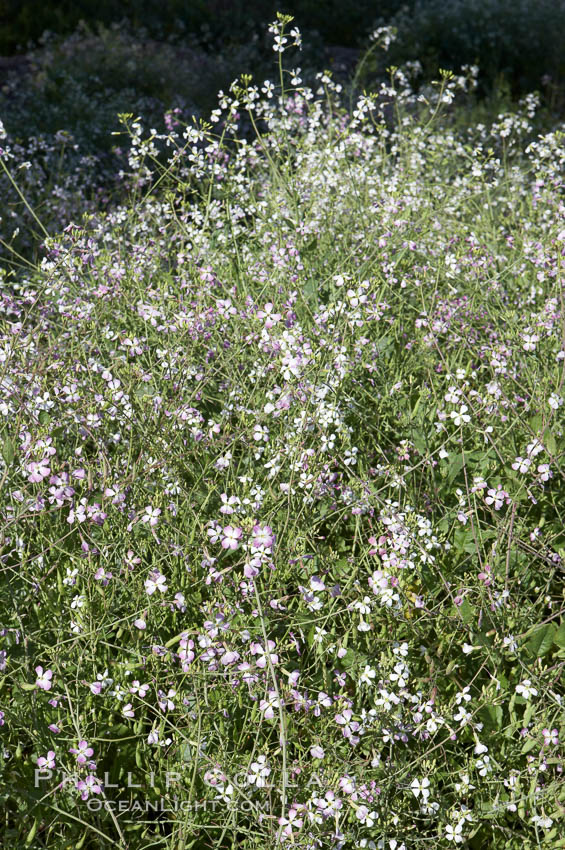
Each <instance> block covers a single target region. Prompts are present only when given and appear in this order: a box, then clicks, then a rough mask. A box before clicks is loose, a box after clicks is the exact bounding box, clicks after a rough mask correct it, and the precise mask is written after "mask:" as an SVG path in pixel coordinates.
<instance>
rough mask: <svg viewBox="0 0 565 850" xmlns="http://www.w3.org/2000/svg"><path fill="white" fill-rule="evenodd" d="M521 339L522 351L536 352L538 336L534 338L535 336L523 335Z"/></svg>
mask: <svg viewBox="0 0 565 850" xmlns="http://www.w3.org/2000/svg"><path fill="white" fill-rule="evenodd" d="M522 339H523V340H524V345H523V346H522V348H523V349H524V351H535V350H536V342H539V336H536V334H524V335H523V336H522Z"/></svg>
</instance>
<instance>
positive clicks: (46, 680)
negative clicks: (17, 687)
mask: <svg viewBox="0 0 565 850" xmlns="http://www.w3.org/2000/svg"><path fill="white" fill-rule="evenodd" d="M35 672H36V673H37V679H36V681H35V686H36V687H37V688H41V689H42V690H43V691H50V690H51V686H52V684H53V682H52V681H51V680H52V679H53V671H52V670H45V671H44V670H43V667H41V666H38V667H36V668H35Z"/></svg>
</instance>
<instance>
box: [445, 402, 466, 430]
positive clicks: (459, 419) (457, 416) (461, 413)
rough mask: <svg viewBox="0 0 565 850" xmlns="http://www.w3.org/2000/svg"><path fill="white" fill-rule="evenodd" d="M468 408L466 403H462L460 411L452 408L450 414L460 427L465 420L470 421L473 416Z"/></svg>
mask: <svg viewBox="0 0 565 850" xmlns="http://www.w3.org/2000/svg"><path fill="white" fill-rule="evenodd" d="M468 409H469V408H468V407H467V405H466V404H462V405H461V407H460V408H459V413H456V411H455V410H452V411H451V413H450V414H449V415H450V416H451V418H452V419H453V422H454V424H455V425H456V426H457V427H459V425H462V424H463V423H464V422H470V421H471V417H470V416H469V414H468V413H467V410H468Z"/></svg>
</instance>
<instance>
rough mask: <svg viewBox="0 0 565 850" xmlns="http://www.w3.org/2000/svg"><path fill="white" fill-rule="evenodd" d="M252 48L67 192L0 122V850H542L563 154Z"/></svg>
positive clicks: (556, 774) (422, 97)
mask: <svg viewBox="0 0 565 850" xmlns="http://www.w3.org/2000/svg"><path fill="white" fill-rule="evenodd" d="M108 32H111V31H108ZM270 36H271V38H272V40H273V41H272V46H273V47H274V53H275V56H276V58H277V65H276V67H275V73H274V74H272V73H271V74H270V79H262V80H261V82H258V83H255V82H254V81H252V80H250V79H249V78H248V77H242V78H240V79H239V80H238V81H236V82H234V83H233V84H232V85H231V86H230V87H229V88H226V90H225V91H224V92H222V93H221V94H220V97H219V99H218V102H217V107H216V108H215V109H213V110H212V112H211V114H210V115H209V116H208V118H207V119H206V120H203V119H200V120H198V119H194V120H183V117H184V113H183V112H182V111H181V107H179V111H177V112H175V111H169V112H168V113H167V115H166V118H165V125H164V126H163V125H162V123H159V124H157V120H156V121H155V129H153V125H147V124H144V122H143V120H142V119H141V118H138V113H137V114H134V113H133V110H132V109H124V110H123V111H124V112H127V113H129V114H125V115H123V116H122V125H121V127H122V130H123V131H124V133H125V139H127V141H124V140H123V138H122V139H121V140H120V147H121V149H122V151H121V153H117V152H115V151H114V152H112V151H111V150H110V149H108V151H107V154H108V160H103V154H102V153H100V151H103V150H104V148H103V143H102V142H100V145H99V146H98V147H97V149H96V151H93V152H92V153H91V154H90V155H91V156H92V157H93V160H92V161H91V162H90V164H91V165H92V169H93V170H92V173H93V174H94V175H96V179H94V178H93V181H92V183H91V184H88V179H89V178H88V168H89V161H88V157H87V159H86V160H85V159H84V156H87V155H86V154H83V153H82V152H81V150H80V149H79V150H75V149H74V148H73V143H72V142H69V140H68V139H65V137H64V135H61V136H60V141H59V142H58V144H60V149H59V157H60V163H59V166H58V167H59V169H60V172H59V173H60V177H59V178H58V181H54V182H51V183H50V182H49V181H48V179H47V180H46V175H48V174H50V173H52V172H53V167H54V166H50V168H51V171H49V168H48V167H46V168H45V170H44V172H43V177H42V176H41V174H40V173H39V170H38V167H37V162H38V161H40V159H41V156H44V157H45V158H49V157H51V161H53V160H54V158H55V157H56V155H57V153H56V152H57V149H56V148H51V147H49V146H50V145H52V144H53V145H54V144H55V143H54V142H49V143H45V144H46V145H47V147H46V148H45V149H43V150H41V149H40V148H39V149H38V151H39V153H38V151H35V152H34V153H36V154H37V156H38V158H37V159H35V160H34V161H33V162H31V161H29V164H27V163H28V160H27V159H26V158H25V157H26V155H27V154H26V151H27V150H28V148H27V147H25V145H23V144H20V143H19V142H18V141H14V138H13V137H14V135H15V133H16V131H15V130H14V129H12V128H11V127H10V128H9V127H8V125H7V124H6V130H4V129H2V125H0V136H2V138H1V139H0V168H1V169H2V174H3V178H2V179H3V181H4V185H5V186H6V187H7V190H6V191H7V192H8V190H9V192H10V193H11V195H10V196H8V195H7V194H6V196H5V197H7V198H8V197H9V201H10V204H8V203H7V202H6V201H4V203H5V204H6V209H3V210H2V215H3V216H4V217H5V220H4V221H3V222H2V240H3V247H4V257H5V258H6V263H5V265H4V268H3V271H2V273H1V278H0V296H1V300H0V311H1V312H0V320H1V321H0V382H1V385H2V396H1V399H0V448H1V459H0V480H1V482H2V487H1V492H0V516H1V519H2V522H1V537H0V546H1V548H0V559H1V569H2V573H3V579H4V580H3V582H2V583H1V585H0V611H1V613H2V618H1V620H2V631H1V632H0V636H1V646H0V676H1V678H0V709H1V710H0V735H1V736H2V745H3V755H4V758H3V759H2V761H1V762H0V772H1V783H0V789H1V790H0V797H1V799H2V808H3V818H2V821H1V824H0V834H1V836H2V838H1V843H2V845H3V846H6V847H10V848H21V850H23V848H36V850H40V848H41V850H43V848H54V850H63V848H65V850H66V848H69V849H70V848H71V847H73V848H75V847H76V848H79V850H80V848H92V850H94V848H97V850H98V848H122V850H126V848H128V849H129V850H142V848H143V850H149V848H167V850H181V848H189V847H193V848H198V850H200V848H218V850H220V848H236V847H238V848H244V850H251V849H252V848H264V847H269V848H270V847H273V848H274V847H277V846H279V845H281V844H286V845H287V846H294V847H300V848H336V850H337V848H344V850H345V849H346V848H347V850H349V848H370V849H371V850H377V848H378V850H381V848H383V850H415V848H420V847H434V848H436V847H437V848H447V847H453V846H461V847H467V848H473V850H483V848H497V850H498V848H506V850H518V848H519V850H523V848H527V850H533V848H538V847H539V848H547V850H554V848H558V847H565V841H563V839H562V837H561V836H562V834H563V829H562V826H563V815H564V812H565V790H564V784H563V780H562V775H563V740H564V738H565V724H564V721H563V694H564V689H563V681H564V680H563V667H564V665H565V622H564V620H563V611H564V602H565V592H564V584H563V571H564V559H565V532H564V527H565V526H564V516H563V500H562V498H561V493H562V491H563V477H564V471H565V470H564V462H563V453H564V433H563V429H564V425H565V405H564V396H565V387H564V383H565V310H564V304H563V283H564V263H565V202H564V199H563V175H564V166H565V144H564V135H563V130H564V129H565V128H564V127H563V125H559V126H554V127H553V128H551V129H546V130H545V131H544V132H543V133H542V132H540V129H539V127H538V126H537V125H536V121H537V120H538V118H537V114H538V111H539V105H540V99H539V97H538V96H536V95H534V94H531V95H527V96H526V97H524V98H523V99H522V100H521V101H520V103H519V104H517V106H516V108H515V109H514V110H512V111H507V112H503V113H500V114H497V115H496V116H495V117H494V119H490V120H486V121H484V122H483V121H469V120H463V119H462V116H464V115H465V116H467V117H468V116H472V115H477V114H478V112H477V111H476V110H478V109H479V107H477V106H476V104H475V101H474V100H473V97H474V95H473V92H474V89H475V88H476V85H477V79H478V73H479V71H478V69H477V68H475V67H474V66H473V65H469V66H468V67H466V68H464V69H459V71H458V72H457V73H455V74H454V73H451V72H449V71H444V72H442V73H441V74H440V79H439V81H438V82H437V83H436V84H432V83H428V82H426V81H425V80H424V81H422V82H420V83H419V82H418V70H419V68H418V66H417V64H416V63H415V62H409V63H408V64H405V65H403V66H402V67H396V68H393V69H392V70H391V73H390V75H389V78H388V79H387V80H386V81H384V82H381V83H380V84H379V85H378V87H377V88H376V90H375V91H374V93H372V94H357V93H356V92H355V88H353V87H352V88H351V90H350V91H349V90H348V91H344V90H342V87H341V85H340V84H339V83H336V82H335V81H334V80H332V77H331V75H330V74H329V73H328V72H324V71H320V73H318V74H317V76H316V77H315V78H314V79H313V81H312V85H311V86H309V85H307V84H306V82H305V80H304V79H302V76H301V72H300V71H299V70H298V69H297V65H298V64H299V62H300V61H301V60H300V59H299V58H298V56H297V51H298V48H299V47H300V42H301V37H300V32H299V31H298V29H297V28H296V27H295V26H294V24H293V23H292V22H291V21H289V20H288V19H287V18H285V17H278V18H277V21H276V22H275V23H274V24H272V25H271V27H270ZM112 38H114V43H115V44H118V45H119V43H120V36H119V35H118V34H116V33H115V31H114V35H113V36H112ZM373 45H374V46H373V48H372V51H371V54H370V55H369V57H368V59H367V61H366V62H365V66H367V65H368V64H369V62H370V61H371V57H373V56H375V55H376V54H377V53H378V51H379V50H381V48H382V47H385V48H387V47H388V48H390V49H391V50H392V49H394V41H393V33H392V32H391V31H389V30H388V29H386V28H385V29H382V28H379V29H378V30H377V31H375V33H374V35H373ZM56 49H57V50H59V49H62V50H64V49H66V48H64V47H63V48H61V47H60V45H59V46H58V47H57V48H56ZM289 57H290V58H289ZM287 59H288V61H287ZM58 61H59V60H58ZM60 61H62V59H61V60H60ZM165 64H166V63H164V66H165ZM50 67H52V65H51V66H50ZM165 71H166V68H165V67H164V69H163V74H165ZM362 72H363V70H362V68H361V69H360V74H361V73H362ZM71 78H72V73H71V70H70V68H69V77H68V79H71ZM165 79H166V75H165ZM83 84H84V85H86V74H85V81H84V83H83ZM108 84H110V81H108ZM171 85H172V84H171ZM21 97H22V98H23V95H22V96H21ZM19 103H20V106H21V104H23V103H24V100H23V99H22V100H20V101H19ZM149 106H150V107H151V108H154V109H155V110H158V108H159V103H157V104H150V105H149ZM18 108H20V107H18ZM21 108H22V109H23V108H24V107H23V106H21ZM26 108H27V109H29V107H26ZM85 108H86V105H85ZM96 109H100V110H102V111H103V110H104V103H103V102H102V101H101V102H100V103H99V104H97V105H96ZM187 109H188V107H187ZM473 110H475V111H473ZM14 114H15V113H14ZM62 114H63V113H62V112H61V116H62ZM154 114H155V116H157V112H155V113H154ZM547 116H548V113H547V112H546V114H545V117H544V121H546V122H547V120H548V118H547ZM41 120H43V119H41ZM45 120H47V118H46V119H45ZM52 129H53V130H54V131H55V127H53V128H52ZM59 129H64V128H59ZM95 129H96V128H95V127H93V132H94V131H95ZM86 135H87V133H86V128H85V137H86ZM27 144H31V143H30V142H29V141H28V142H26V145H27ZM36 144H38V145H39V144H40V143H39V142H36ZM97 144H98V143H97ZM109 147H110V146H109ZM98 156H99V157H100V159H96V157H98ZM112 156H115V157H118V158H120V157H121V160H120V162H121V170H120V173H119V174H118V175H117V179H116V184H117V185H119V186H120V187H121V188H120V190H119V192H117V193H116V195H115V196H114V198H113V199H112V201H111V202H110V201H108V203H106V204H104V203H101V202H100V199H99V198H96V197H95V196H93V200H92V202H91V203H90V204H89V205H88V204H86V205H85V198H84V191H85V189H84V187H85V185H91V186H92V187H94V189H93V191H94V195H95V191H96V187H97V186H99V187H102V188H101V191H106V190H107V189H105V188H104V187H107V186H108V185H109V184H108V180H109V179H110V178H109V177H108V176H106V177H104V181H103V182H102V183H100V182H98V181H100V174H101V173H102V172H101V171H100V168H101V165H100V163H104V162H107V167H108V172H107V175H111V174H112V168H113V160H112V159H111V157H112ZM81 157H82V158H81ZM34 181H35V182H34ZM65 181H67V182H65ZM38 199H39V202H38ZM85 208H86V209H88V210H89V211H90V215H88V216H87V217H85V218H81V212H82V211H84V209H85ZM6 216H7V219H8V220H7V222H6ZM14 227H19V228H20V232H19V233H15V232H14ZM38 243H41V246H40V245H39V244H38ZM8 260H10V262H8Z"/></svg>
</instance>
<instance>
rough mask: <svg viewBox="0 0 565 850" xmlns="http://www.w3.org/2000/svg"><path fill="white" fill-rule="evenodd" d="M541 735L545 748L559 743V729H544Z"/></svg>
mask: <svg viewBox="0 0 565 850" xmlns="http://www.w3.org/2000/svg"><path fill="white" fill-rule="evenodd" d="M541 734H542V735H543V745H544V747H550V746H551V745H552V744H553V745H554V746H555V744H558V743H559V732H558V731H557V729H551V730H549V729H542V730H541Z"/></svg>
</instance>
